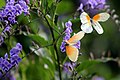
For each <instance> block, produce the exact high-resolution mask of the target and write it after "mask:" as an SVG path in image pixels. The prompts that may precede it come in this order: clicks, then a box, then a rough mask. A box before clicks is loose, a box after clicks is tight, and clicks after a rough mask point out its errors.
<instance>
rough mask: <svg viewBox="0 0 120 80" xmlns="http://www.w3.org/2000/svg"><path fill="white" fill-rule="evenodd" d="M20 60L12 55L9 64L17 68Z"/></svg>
mask: <svg viewBox="0 0 120 80" xmlns="http://www.w3.org/2000/svg"><path fill="white" fill-rule="evenodd" d="M21 60H22V59H21V58H20V57H19V56H18V55H13V56H11V58H10V61H11V64H12V65H16V66H18V63H19V62H20V61H21Z"/></svg>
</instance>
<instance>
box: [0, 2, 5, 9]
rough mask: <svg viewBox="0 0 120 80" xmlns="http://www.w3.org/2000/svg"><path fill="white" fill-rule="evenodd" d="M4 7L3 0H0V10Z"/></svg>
mask: <svg viewBox="0 0 120 80" xmlns="http://www.w3.org/2000/svg"><path fill="white" fill-rule="evenodd" d="M4 6H5V0H0V8H2V7H4Z"/></svg>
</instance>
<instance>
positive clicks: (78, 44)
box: [74, 41, 80, 49]
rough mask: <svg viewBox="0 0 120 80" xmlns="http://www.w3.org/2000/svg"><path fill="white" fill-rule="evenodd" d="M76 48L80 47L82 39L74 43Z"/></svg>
mask: <svg viewBox="0 0 120 80" xmlns="http://www.w3.org/2000/svg"><path fill="white" fill-rule="evenodd" d="M74 46H75V47H76V48H78V49H80V41H78V42H77V44H75V45H74Z"/></svg>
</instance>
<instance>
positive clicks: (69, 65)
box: [63, 62, 76, 74]
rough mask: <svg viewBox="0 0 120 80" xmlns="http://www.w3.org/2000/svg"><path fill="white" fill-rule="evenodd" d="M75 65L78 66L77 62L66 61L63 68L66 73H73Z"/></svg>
mask: <svg viewBox="0 0 120 80" xmlns="http://www.w3.org/2000/svg"><path fill="white" fill-rule="evenodd" d="M75 66H76V63H71V62H66V63H65V64H64V65H63V70H64V71H65V72H66V73H68V74H71V73H72V71H73V69H74V67H75Z"/></svg>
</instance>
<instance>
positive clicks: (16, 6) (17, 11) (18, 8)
mask: <svg viewBox="0 0 120 80" xmlns="http://www.w3.org/2000/svg"><path fill="white" fill-rule="evenodd" d="M15 9H16V15H17V16H18V15H20V14H22V7H21V6H20V4H16V5H15Z"/></svg>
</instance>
